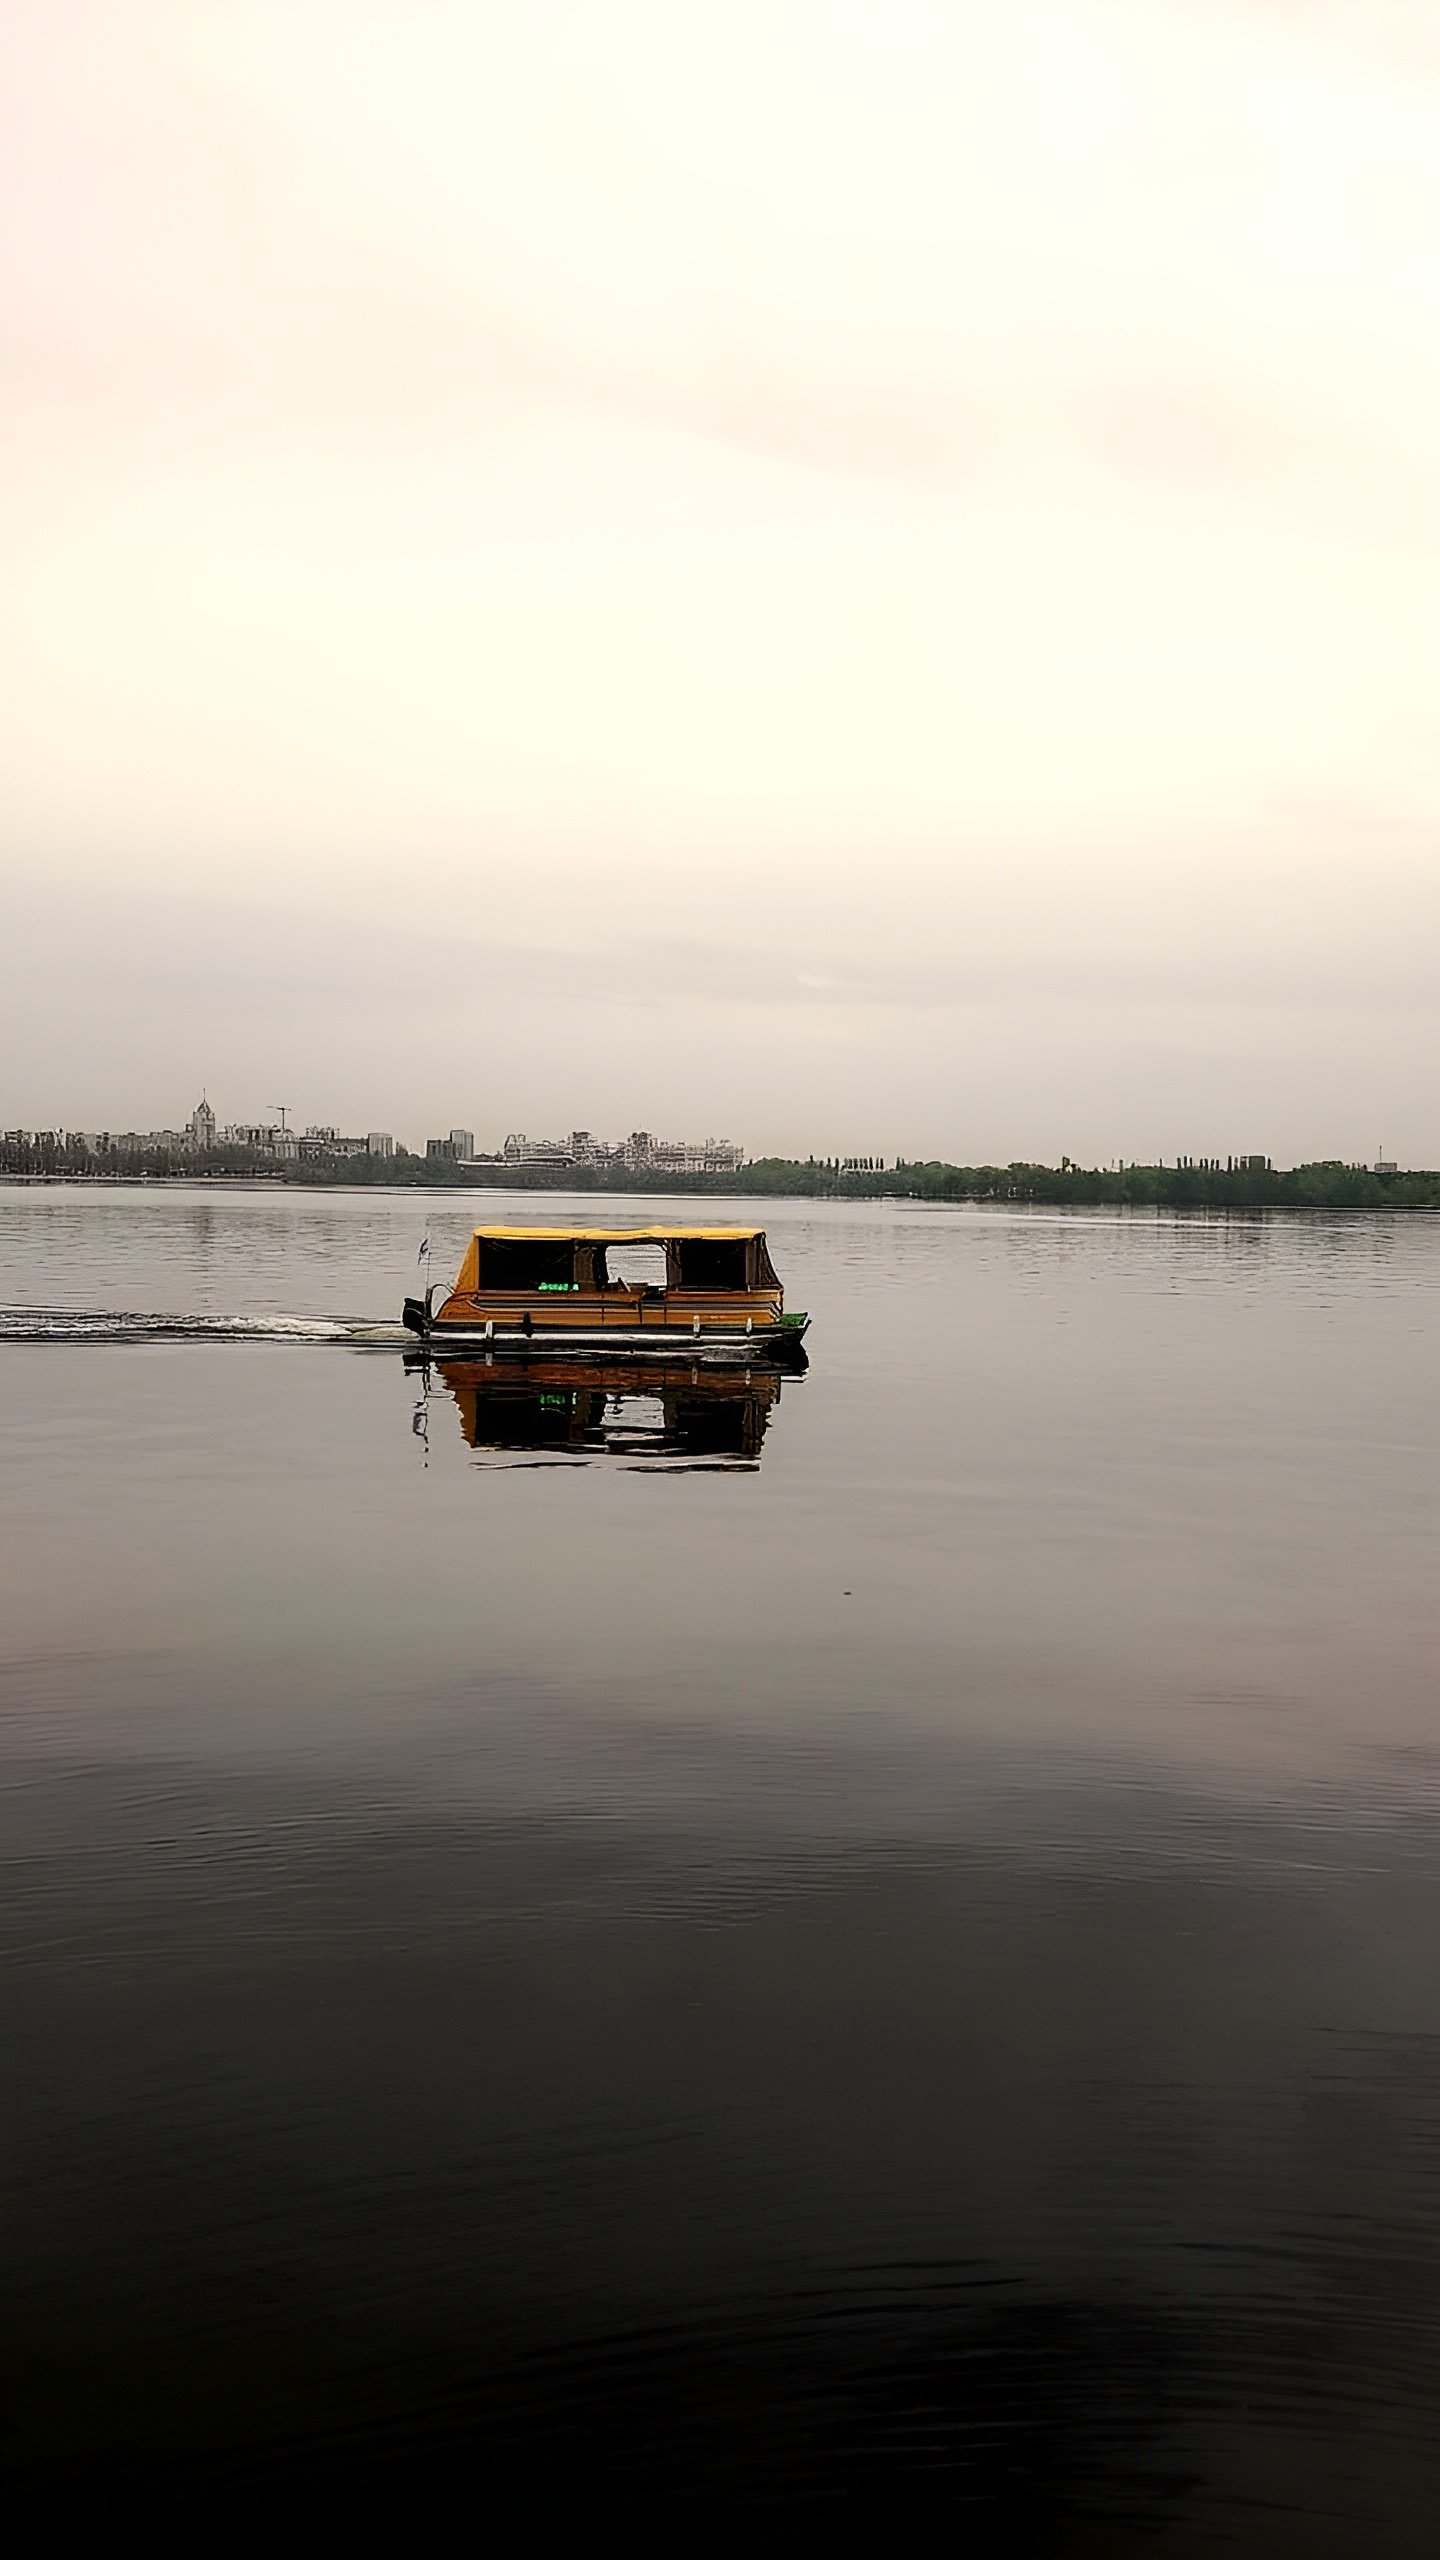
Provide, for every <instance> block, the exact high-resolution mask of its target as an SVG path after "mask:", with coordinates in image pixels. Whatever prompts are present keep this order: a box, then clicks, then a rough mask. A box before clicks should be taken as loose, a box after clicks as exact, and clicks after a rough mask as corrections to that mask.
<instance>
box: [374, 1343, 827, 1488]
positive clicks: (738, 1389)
mask: <svg viewBox="0 0 1440 2560" xmlns="http://www.w3.org/2000/svg"><path fill="white" fill-rule="evenodd" d="M405 1356H406V1361H407V1365H408V1364H409V1363H410V1362H414V1364H415V1365H416V1366H417V1368H423V1370H424V1372H425V1375H426V1378H427V1380H428V1378H429V1377H430V1376H431V1375H432V1374H433V1375H434V1376H435V1377H436V1378H437V1379H438V1380H439V1381H440V1383H441V1385H442V1386H444V1387H446V1388H448V1390H449V1393H450V1396H451V1398H452V1400H453V1402H454V1405H455V1409H456V1412H457V1414H458V1416H459V1420H460V1430H461V1434H462V1436H463V1438H464V1441H465V1444H466V1446H467V1447H468V1448H470V1449H473V1450H474V1451H475V1452H476V1454H477V1456H482V1457H490V1458H497V1457H498V1458H513V1457H516V1456H523V1455H524V1454H525V1453H526V1452H531V1453H534V1454H541V1455H548V1456H550V1457H555V1458H564V1459H569V1460H572V1461H577V1460H578V1461H582V1462H583V1461H584V1460H587V1459H595V1458H605V1459H611V1460H619V1461H620V1462H621V1463H622V1464H630V1465H641V1466H650V1465H655V1464H661V1465H666V1466H670V1467H675V1466H679V1467H681V1468H695V1467H734V1466H756V1465H758V1463H759V1459H760V1451H761V1445H762V1443H763V1441H764V1438H765V1432H766V1428H767V1426H768V1424H769V1421H770V1416H771V1414H772V1413H773V1412H774V1410H775V1407H776V1406H777V1405H778V1403H779V1401H780V1395H781V1390H782V1386H783V1384H784V1382H785V1379H786V1377H787V1375H793V1373H791V1372H787V1371H783V1370H781V1369H779V1368H777V1367H775V1366H773V1365H772V1366H768V1367H764V1368H759V1367H757V1368H753V1369H741V1368H737V1367H736V1366H734V1365H733V1364H726V1365H724V1366H720V1367H717V1366H715V1365H714V1364H709V1365H704V1366H702V1365H700V1364H698V1363H695V1362H692V1363H691V1364H690V1365H689V1366H688V1367H687V1366H686V1365H685V1364H684V1362H682V1361H678V1360H654V1361H651V1360H644V1361H641V1360H594V1359H588V1358H576V1357H575V1356H574V1355H573V1354H572V1355H570V1356H569V1357H567V1358H564V1359H539V1360H526V1361H516V1360H495V1359H484V1360H479V1359H455V1358H450V1359H445V1358H440V1359H437V1360H436V1361H435V1363H434V1367H433V1372H432V1368H431V1363H430V1362H429V1360H428V1359H427V1358H426V1356H425V1354H424V1353H423V1352H420V1351H414V1352H407V1353H406V1355H405Z"/></svg>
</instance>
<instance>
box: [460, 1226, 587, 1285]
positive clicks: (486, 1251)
mask: <svg viewBox="0 0 1440 2560" xmlns="http://www.w3.org/2000/svg"><path fill="white" fill-rule="evenodd" d="M574 1285H575V1247H574V1245H573V1244H571V1243H570V1242H569V1241H568V1240H566V1241H564V1242H562V1243H559V1244H548V1243H545V1242H544V1241H539V1242H536V1241H534V1240H533V1239H531V1238H530V1237H528V1236H514V1237H510V1236H507V1237H503V1238H500V1239H498V1240H497V1239H496V1238H495V1237H493V1236H482V1237H481V1239H480V1286H481V1288H482V1289H571V1288H573V1287H574Z"/></svg>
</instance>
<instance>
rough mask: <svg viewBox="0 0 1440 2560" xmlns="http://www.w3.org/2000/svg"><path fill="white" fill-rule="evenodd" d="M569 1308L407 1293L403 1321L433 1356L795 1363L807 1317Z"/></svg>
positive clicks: (742, 1364) (800, 1355)
mask: <svg viewBox="0 0 1440 2560" xmlns="http://www.w3.org/2000/svg"><path fill="white" fill-rule="evenodd" d="M577 1317H578V1310H577V1311H572V1312H571V1313H570V1315H569V1316H568V1318H567V1320H566V1321H565V1322H564V1323H554V1322H549V1323H547V1321H546V1319H545V1317H544V1316H543V1315H541V1316H538V1317H536V1316H531V1317H528V1318H527V1317H524V1316H520V1317H515V1316H510V1315H506V1316H501V1317H489V1318H487V1319H485V1320H484V1321H483V1322H482V1321H480V1320H478V1319H460V1320H458V1321H457V1320H456V1319H454V1318H452V1319H451V1320H450V1321H449V1322H448V1323H447V1322H442V1321H440V1320H438V1319H435V1318H432V1317H431V1316H430V1314H429V1312H428V1310H427V1308H426V1306H425V1302H424V1300H423V1299H421V1298H407V1299H406V1301H405V1306H404V1322H405V1324H406V1326H407V1328H408V1330H409V1331H410V1332H411V1333H413V1334H414V1335H415V1336H416V1338H417V1341H418V1342H420V1343H421V1344H422V1345H423V1347H424V1348H425V1350H426V1351H427V1352H428V1353H429V1354H430V1356H431V1357H432V1358H433V1359H436V1360H453V1359H481V1360H486V1359H498V1360H557V1359H558V1360H582V1359H583V1360H589V1361H593V1360H597V1359H600V1360H623V1361H626V1362H631V1361H651V1360H663V1361H672V1360H673V1361H688V1362H691V1363H695V1362H699V1363H700V1364H702V1365H704V1366H707V1367H708V1366H709V1365H710V1364H711V1363H714V1362H723V1363H725V1364H726V1365H727V1366H736V1367H740V1368H744V1367H745V1366H746V1365H747V1364H749V1363H758V1362H774V1363H777V1364H779V1365H781V1366H784V1365H787V1364H791V1365H793V1364H796V1363H797V1362H798V1361H799V1360H802V1359H803V1357H804V1350H803V1346H804V1339H805V1333H806V1330H807V1319H806V1318H805V1317H804V1316H800V1317H790V1318H788V1319H782V1320H779V1321H776V1322H771V1323H760V1324H757V1323H756V1322H755V1321H754V1319H753V1318H750V1319H747V1320H746V1321H743V1322H742V1321H736V1320H734V1319H731V1320H730V1321H729V1322H726V1321H725V1320H724V1319H717V1318H714V1317H698V1318H697V1317H690V1318H686V1319H684V1320H683V1321H681V1320H680V1319H679V1318H678V1317H671V1318H670V1319H669V1320H668V1321H664V1320H662V1318H661V1317H659V1316H656V1317H652V1318H651V1320H650V1321H649V1322H648V1323H646V1322H644V1321H643V1320H642V1321H641V1322H640V1323H638V1324H624V1323H619V1322H616V1321H615V1320H614V1318H613V1317H612V1318H611V1320H610V1321H609V1322H608V1323H605V1324H586V1323H585V1322H584V1321H583V1319H580V1320H577Z"/></svg>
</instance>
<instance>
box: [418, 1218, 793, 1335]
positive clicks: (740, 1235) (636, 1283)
mask: <svg viewBox="0 0 1440 2560" xmlns="http://www.w3.org/2000/svg"><path fill="white" fill-rule="evenodd" d="M642 1245H648V1246H659V1247H660V1248H661V1249H662V1251H663V1255H664V1271H665V1277H664V1281H663V1283H661V1282H659V1281H655V1280H635V1279H624V1278H619V1277H612V1274H611V1270H610V1265H609V1260H608V1257H609V1256H610V1255H611V1254H616V1255H618V1256H620V1258H622V1259H623V1258H624V1254H623V1249H624V1248H633V1247H635V1246H642ZM437 1296H438V1291H437V1290H436V1289H433V1288H431V1289H427V1290H426V1292H425V1295H424V1297H423V1298H407V1299H406V1300H405V1305H404V1309H403V1322H404V1324H405V1325H406V1327H407V1329H408V1330H409V1331H410V1332H411V1333H413V1334H416V1335H418V1337H419V1339H420V1340H421V1342H423V1343H424V1344H425V1346H426V1348H427V1349H428V1350H429V1351H431V1352H432V1353H433V1354H434V1355H435V1356H437V1357H439V1356H442V1355H444V1354H446V1353H460V1352H473V1353H478V1354H479V1355H480V1356H481V1357H482V1358H500V1357H504V1358H509V1359H516V1358H518V1359H526V1360H528V1359H534V1358H546V1359H553V1358H555V1357H557V1356H559V1357H565V1356H567V1355H575V1354H579V1355H582V1356H585V1357H589V1358H594V1357H595V1356H597V1355H599V1356H600V1357H602V1358H604V1359H607V1360H623V1359H640V1360H664V1359H677V1360H689V1361H691V1362H692V1363H706V1364H709V1363H711V1362H716V1361H720V1362H739V1363H742V1364H743V1363H750V1364H753V1363H755V1362H757V1361H780V1362H787V1361H788V1362H790V1363H791V1364H796V1363H797V1361H798V1362H803V1359H804V1352H803V1349H802V1345H803V1343H804V1339H805V1334H806V1330H807V1327H808V1325H809V1321H810V1320H809V1317H808V1316H806V1315H801V1314H791V1315H787V1314H786V1312H785V1293H784V1291H783V1289H782V1288H781V1286H780V1281H779V1278H778V1276H777V1274H776V1270H775V1266H774V1264H773V1263H772V1261H771V1259H770V1253H769V1248H768V1247H767V1245H766V1242H765V1235H764V1231H763V1229H762V1228H760V1227H477V1228H476V1229H475V1230H474V1233H473V1234H472V1236H471V1238H470V1242H469V1244H468V1245H467V1246H466V1249H465V1254H464V1258H463V1260H462V1262H461V1264H460V1269H459V1271H458V1272H457V1274H456V1277H455V1285H454V1287H453V1289H451V1290H450V1291H449V1292H448V1294H447V1295H446V1296H445V1297H444V1298H443V1299H440V1302H439V1304H438V1305H437V1304H436V1303H435V1301H436V1299H437Z"/></svg>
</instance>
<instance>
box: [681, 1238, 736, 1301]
mask: <svg viewBox="0 0 1440 2560" xmlns="http://www.w3.org/2000/svg"><path fill="white" fill-rule="evenodd" d="M672 1251H673V1253H674V1256H675V1263H676V1276H675V1286H676V1288H677V1289H743V1288H744V1287H745V1286H746V1272H745V1253H746V1248H745V1239H744V1238H743V1236H742V1237H741V1238H740V1239H739V1241H738V1242H735V1241H732V1240H731V1239H730V1238H729V1237H728V1236H723V1237H722V1236H681V1238H680V1239H679V1241H678V1243H676V1244H675V1245H674V1246H673V1247H672Z"/></svg>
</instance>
